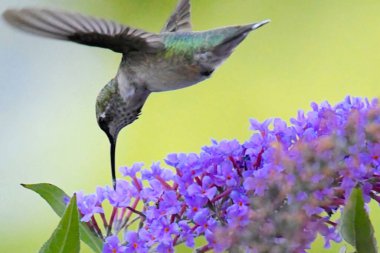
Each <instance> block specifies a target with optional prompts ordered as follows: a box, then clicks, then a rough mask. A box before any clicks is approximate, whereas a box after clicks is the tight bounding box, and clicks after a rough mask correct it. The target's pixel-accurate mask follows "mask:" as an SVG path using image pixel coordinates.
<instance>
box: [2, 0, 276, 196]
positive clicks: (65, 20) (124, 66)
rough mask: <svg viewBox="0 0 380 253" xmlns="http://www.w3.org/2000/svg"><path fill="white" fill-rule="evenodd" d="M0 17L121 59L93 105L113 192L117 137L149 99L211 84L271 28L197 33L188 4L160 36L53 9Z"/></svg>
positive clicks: (185, 1) (14, 12) (177, 11)
mask: <svg viewBox="0 0 380 253" xmlns="http://www.w3.org/2000/svg"><path fill="white" fill-rule="evenodd" d="M3 17H4V19H5V20H6V21H7V22H8V23H9V24H10V25H12V26H14V27H16V28H18V29H21V30H23V31H26V32H29V33H32V34H35V35H39V36H43V37H48V38H53V39H58V40H67V41H72V42H76V43H79V44H84V45H87V46H94V47H101V48H106V49H110V50H112V51H114V52H116V53H119V54H121V55H122V57H121V63H120V66H119V69H118V71H117V73H116V76H115V77H114V78H113V79H111V81H110V82H108V83H107V84H106V85H105V86H104V88H103V89H101V91H100V93H99V95H98V97H97V99H96V119H97V122H98V125H99V127H100V128H101V129H102V130H103V131H104V132H105V134H106V135H107V137H108V139H109V142H110V160H111V174H112V182H113V187H114V189H116V172H115V150H116V141H117V137H118V134H119V132H120V130H121V129H123V128H124V127H125V126H127V125H129V124H131V123H132V122H134V121H135V120H136V119H137V118H138V117H139V115H140V113H141V109H142V107H143V105H144V103H145V101H146V99H147V98H148V96H149V95H150V94H151V93H152V92H162V91H170V90H176V89H181V88H185V87H188V86H191V85H194V84H197V83H199V82H201V81H204V80H206V79H208V78H210V77H211V75H212V74H213V72H214V70H215V69H216V68H217V67H218V66H219V65H220V64H221V63H223V61H224V60H226V59H227V58H228V57H229V56H230V55H231V53H232V52H233V50H234V49H235V47H236V46H238V45H239V44H240V43H241V42H242V41H243V40H244V39H245V38H246V37H247V35H248V34H249V33H250V32H251V31H253V30H256V29H257V28H259V27H261V26H263V25H265V24H267V23H269V22H270V20H264V21H261V22H257V23H251V24H247V25H236V26H229V27H222V28H217V29H212V30H207V31H201V32H195V31H193V30H192V25H191V21H190V0H179V1H178V4H177V6H176V8H175V10H174V12H173V13H172V14H171V16H170V17H169V19H168V20H167V22H166V24H165V25H164V27H163V28H162V30H161V31H160V32H159V33H154V32H148V31H144V30H142V29H137V28H133V27H130V26H128V25H124V24H120V23H117V22H114V21H111V20H105V19H102V18H96V17H90V16H86V15H82V14H79V13H71V12H65V11H58V10H52V9H37V8H22V9H9V10H6V11H5V12H4V13H3Z"/></svg>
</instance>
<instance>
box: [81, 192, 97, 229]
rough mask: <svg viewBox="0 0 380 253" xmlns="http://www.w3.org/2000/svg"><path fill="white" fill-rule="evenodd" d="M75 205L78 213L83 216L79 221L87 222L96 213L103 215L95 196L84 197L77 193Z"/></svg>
mask: <svg viewBox="0 0 380 253" xmlns="http://www.w3.org/2000/svg"><path fill="white" fill-rule="evenodd" d="M77 204H78V209H79V211H80V213H81V214H82V215H83V217H82V218H81V221H83V222H88V221H90V219H91V217H93V216H94V214H96V213H103V212H104V211H103V208H101V207H100V206H99V205H100V202H99V200H98V197H97V196H96V194H90V195H84V194H83V192H77Z"/></svg>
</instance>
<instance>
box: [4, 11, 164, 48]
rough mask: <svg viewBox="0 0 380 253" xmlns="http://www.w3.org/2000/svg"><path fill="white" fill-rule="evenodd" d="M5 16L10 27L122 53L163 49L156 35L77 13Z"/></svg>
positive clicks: (35, 12) (40, 12) (19, 13)
mask: <svg viewBox="0 0 380 253" xmlns="http://www.w3.org/2000/svg"><path fill="white" fill-rule="evenodd" d="M3 16H4V18H5V20H6V21H7V22H8V23H9V24H11V25H13V26H15V27H17V28H19V29H21V30H24V31H26V32H30V33H33V34H36V35H40V36H43V37H49V38H54V39H60V40H69V41H73V42H77V43H80V44H84V45H88V46H95V47H102V48H108V49H111V50H113V51H115V52H119V53H127V52H129V51H136V50H145V51H153V52H154V51H159V50H161V49H163V48H164V44H163V43H162V42H161V39H160V36H159V35H157V34H154V33H149V32H145V31H143V30H140V29H135V28H131V27H129V26H125V25H122V24H118V23H116V22H113V21H109V20H104V19H100V18H94V17H89V16H84V15H81V14H77V13H69V12H62V11H54V10H48V9H31V8H26V9H20V10H7V11H6V12H4V14H3Z"/></svg>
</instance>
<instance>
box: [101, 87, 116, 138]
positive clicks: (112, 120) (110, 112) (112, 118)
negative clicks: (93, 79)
mask: <svg viewBox="0 0 380 253" xmlns="http://www.w3.org/2000/svg"><path fill="white" fill-rule="evenodd" d="M116 95H117V83H116V82H115V81H114V80H111V81H110V82H109V83H108V84H107V85H106V86H104V88H103V89H102V90H101V91H100V93H99V95H98V98H97V99H96V119H97V121H98V125H99V127H100V128H101V129H102V130H103V131H104V132H105V133H106V134H107V136H108V138H109V139H110V141H111V142H112V141H116V138H117V135H118V133H119V131H120V129H117V127H116V121H117V115H116V114H115V110H114V109H113V108H114V107H115V106H114V105H113V104H114V100H115V97H116Z"/></svg>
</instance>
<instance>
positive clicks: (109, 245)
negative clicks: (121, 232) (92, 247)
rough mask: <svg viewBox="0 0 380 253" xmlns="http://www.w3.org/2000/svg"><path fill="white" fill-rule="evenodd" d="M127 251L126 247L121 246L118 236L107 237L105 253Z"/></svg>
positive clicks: (122, 252)
mask: <svg viewBox="0 0 380 253" xmlns="http://www.w3.org/2000/svg"><path fill="white" fill-rule="evenodd" d="M125 250H126V247H125V246H121V245H120V243H119V238H118V237H117V236H116V235H112V236H109V237H107V238H106V241H105V243H104V245H103V253H125V252H126V251H125Z"/></svg>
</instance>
